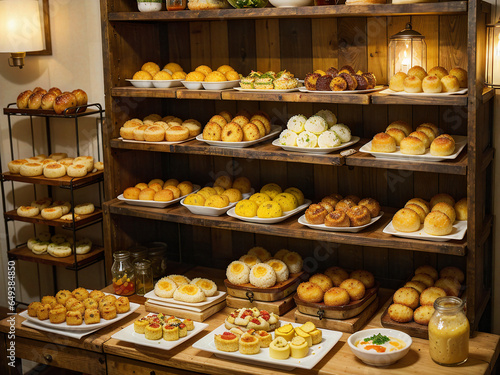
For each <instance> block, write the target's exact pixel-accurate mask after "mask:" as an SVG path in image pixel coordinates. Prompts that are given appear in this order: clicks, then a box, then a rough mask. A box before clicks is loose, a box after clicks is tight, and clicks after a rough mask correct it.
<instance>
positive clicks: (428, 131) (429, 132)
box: [416, 125, 436, 142]
mask: <svg viewBox="0 0 500 375" xmlns="http://www.w3.org/2000/svg"><path fill="white" fill-rule="evenodd" d="M416 131H417V132H422V133H424V134H425V135H426V136H427V137H428V138H429V141H430V142H432V141H433V140H434V138H436V135H435V133H434V130H433V129H432V128H430V127H428V126H425V125H419V126H418V127H417V129H416Z"/></svg>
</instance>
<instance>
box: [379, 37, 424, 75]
mask: <svg viewBox="0 0 500 375" xmlns="http://www.w3.org/2000/svg"><path fill="white" fill-rule="evenodd" d="M389 58H390V61H389V74H388V77H389V78H390V77H392V76H393V75H394V74H396V73H398V72H403V73H408V70H410V68H411V67H413V66H415V65H419V66H421V67H422V68H424V69H425V70H427V45H426V44H425V40H424V39H423V38H394V39H392V40H391V41H390V43H389Z"/></svg>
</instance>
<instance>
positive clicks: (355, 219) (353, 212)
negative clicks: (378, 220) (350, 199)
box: [346, 206, 371, 227]
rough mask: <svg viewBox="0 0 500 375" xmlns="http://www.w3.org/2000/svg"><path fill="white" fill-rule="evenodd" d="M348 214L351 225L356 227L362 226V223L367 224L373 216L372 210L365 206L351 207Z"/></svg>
mask: <svg viewBox="0 0 500 375" xmlns="http://www.w3.org/2000/svg"><path fill="white" fill-rule="evenodd" d="M346 214H347V216H349V220H350V222H351V225H352V226H354V227H360V226H362V225H366V224H368V223H369V222H370V219H371V216H370V211H368V208H366V207H365V206H354V207H351V208H350V209H349V210H347V212H346Z"/></svg>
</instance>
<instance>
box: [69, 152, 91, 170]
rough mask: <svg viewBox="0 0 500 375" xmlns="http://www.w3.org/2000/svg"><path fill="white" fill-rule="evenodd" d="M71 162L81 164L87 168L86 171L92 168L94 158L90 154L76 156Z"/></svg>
mask: <svg viewBox="0 0 500 375" xmlns="http://www.w3.org/2000/svg"><path fill="white" fill-rule="evenodd" d="M73 164H83V165H85V167H86V168H87V172H92V170H93V169H94V158H93V157H92V156H90V155H87V156H78V157H77V158H75V159H74V160H73Z"/></svg>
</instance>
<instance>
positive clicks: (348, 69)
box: [339, 65, 356, 75]
mask: <svg viewBox="0 0 500 375" xmlns="http://www.w3.org/2000/svg"><path fill="white" fill-rule="evenodd" d="M341 73H347V74H351V75H354V74H356V71H355V70H354V68H353V67H352V66H350V65H344V66H343V67H341V68H340V69H339V74H341Z"/></svg>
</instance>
